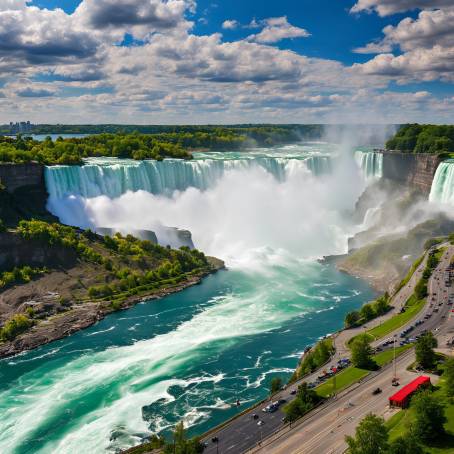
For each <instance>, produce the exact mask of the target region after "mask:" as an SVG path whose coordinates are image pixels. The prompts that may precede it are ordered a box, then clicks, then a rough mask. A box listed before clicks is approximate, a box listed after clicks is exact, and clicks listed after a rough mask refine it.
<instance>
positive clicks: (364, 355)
mask: <svg viewBox="0 0 454 454" xmlns="http://www.w3.org/2000/svg"><path fill="white" fill-rule="evenodd" d="M351 351H352V362H353V365H354V366H355V367H359V368H361V369H374V368H375V367H376V364H375V363H374V361H373V359H372V348H371V346H370V340H369V338H368V337H367V335H365V334H361V335H359V336H358V337H357V338H356V339H355V340H354V341H353V343H352V345H351Z"/></svg>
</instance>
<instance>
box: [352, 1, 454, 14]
mask: <svg viewBox="0 0 454 454" xmlns="http://www.w3.org/2000/svg"><path fill="white" fill-rule="evenodd" d="M452 4H453V3H452V0H358V1H357V2H356V3H355V4H354V5H353V7H352V8H351V10H350V11H351V12H352V13H360V12H372V11H376V12H377V13H378V14H379V15H380V16H389V15H391V14H395V13H401V12H405V11H410V10H415V9H434V8H442V7H448V6H452Z"/></svg>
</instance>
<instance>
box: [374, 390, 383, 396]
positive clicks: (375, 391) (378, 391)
mask: <svg viewBox="0 0 454 454" xmlns="http://www.w3.org/2000/svg"><path fill="white" fill-rule="evenodd" d="M380 393H381V388H375V389H374V390H373V391H372V394H373V395H374V396H376V395H377V394H380Z"/></svg>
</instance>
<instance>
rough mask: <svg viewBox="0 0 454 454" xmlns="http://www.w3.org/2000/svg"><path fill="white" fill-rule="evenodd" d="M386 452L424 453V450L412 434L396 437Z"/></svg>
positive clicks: (392, 453)
mask: <svg viewBox="0 0 454 454" xmlns="http://www.w3.org/2000/svg"><path fill="white" fill-rule="evenodd" d="M387 454H424V450H423V449H422V447H421V445H420V444H419V443H418V441H417V440H415V438H414V437H413V436H412V434H410V435H407V436H405V437H399V438H396V439H395V440H394V441H393V442H392V443H391V444H390V446H389V451H388V452H387Z"/></svg>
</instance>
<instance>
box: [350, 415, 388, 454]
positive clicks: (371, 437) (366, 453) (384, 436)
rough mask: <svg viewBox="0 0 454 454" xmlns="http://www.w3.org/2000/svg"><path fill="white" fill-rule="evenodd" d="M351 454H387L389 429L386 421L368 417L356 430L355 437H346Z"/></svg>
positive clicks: (371, 416) (372, 416)
mask: <svg viewBox="0 0 454 454" xmlns="http://www.w3.org/2000/svg"><path fill="white" fill-rule="evenodd" d="M345 441H346V442H347V444H348V448H349V453H350V454H386V453H387V451H388V429H387V427H386V425H385V420H384V419H383V418H380V417H378V416H375V415H373V414H369V415H367V416H366V417H365V418H364V419H363V420H362V421H361V422H360V423H359V424H358V427H357V428H356V432H355V437H349V436H347V437H345Z"/></svg>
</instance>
